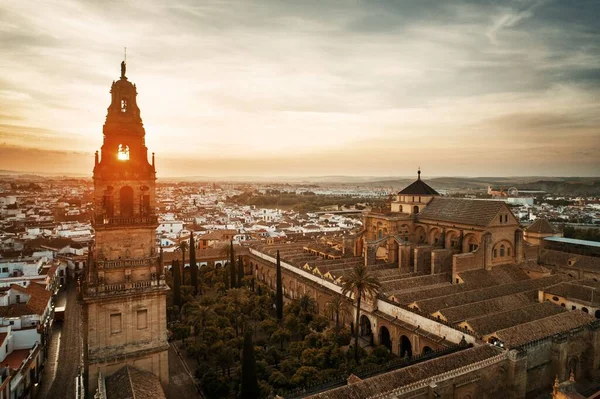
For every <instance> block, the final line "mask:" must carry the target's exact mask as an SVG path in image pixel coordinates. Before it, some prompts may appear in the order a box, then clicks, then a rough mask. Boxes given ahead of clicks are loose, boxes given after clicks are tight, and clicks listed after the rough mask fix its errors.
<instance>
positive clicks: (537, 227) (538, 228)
mask: <svg viewBox="0 0 600 399" xmlns="http://www.w3.org/2000/svg"><path fill="white" fill-rule="evenodd" d="M525 231H526V232H528V233H538V234H554V233H556V230H554V227H552V225H551V224H550V222H548V220H547V219H544V218H541V219H538V220H536V221H535V222H533V223H532V224H530V225H529V226H527V228H526V229H525Z"/></svg>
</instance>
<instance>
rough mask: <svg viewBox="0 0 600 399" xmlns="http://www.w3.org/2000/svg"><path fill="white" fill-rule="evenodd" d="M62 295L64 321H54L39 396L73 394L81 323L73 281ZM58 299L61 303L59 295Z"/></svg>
mask: <svg viewBox="0 0 600 399" xmlns="http://www.w3.org/2000/svg"><path fill="white" fill-rule="evenodd" d="M65 297H66V309H65V321H64V322H62V323H61V322H55V323H54V326H53V330H52V342H51V344H50V345H51V346H50V348H49V351H48V360H47V361H46V366H45V368H44V379H43V382H42V386H41V387H40V391H39V393H38V396H37V398H38V399H52V398H61V399H62V398H64V399H70V398H75V377H77V373H78V371H79V366H80V364H81V350H82V341H81V339H82V336H81V331H82V328H83V326H82V324H81V311H80V309H81V306H80V305H79V303H78V302H77V289H76V286H75V283H74V282H73V283H70V284H69V286H68V288H67V292H66V296H65ZM58 302H59V304H60V299H59V301H58ZM58 306H60V305H58Z"/></svg>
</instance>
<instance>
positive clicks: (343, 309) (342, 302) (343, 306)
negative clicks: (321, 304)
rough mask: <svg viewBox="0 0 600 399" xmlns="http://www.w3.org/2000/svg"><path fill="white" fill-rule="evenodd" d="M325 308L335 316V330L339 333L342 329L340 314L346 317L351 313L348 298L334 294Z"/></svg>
mask: <svg viewBox="0 0 600 399" xmlns="http://www.w3.org/2000/svg"><path fill="white" fill-rule="evenodd" d="M325 309H326V310H327V312H329V313H330V314H331V315H332V316H333V317H334V319H335V331H336V333H337V332H338V331H340V316H342V318H345V316H347V315H350V307H349V306H348V302H347V301H346V298H344V297H343V296H341V295H334V296H333V297H331V299H330V300H329V301H327V303H326V304H325Z"/></svg>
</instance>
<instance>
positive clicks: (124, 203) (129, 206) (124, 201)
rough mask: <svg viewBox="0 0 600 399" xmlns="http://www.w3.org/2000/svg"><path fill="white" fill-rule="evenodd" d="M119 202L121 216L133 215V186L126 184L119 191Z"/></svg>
mask: <svg viewBox="0 0 600 399" xmlns="http://www.w3.org/2000/svg"><path fill="white" fill-rule="evenodd" d="M119 203H120V205H121V217H122V218H126V217H131V216H133V188H131V187H129V186H124V187H122V188H121V190H120V192H119Z"/></svg>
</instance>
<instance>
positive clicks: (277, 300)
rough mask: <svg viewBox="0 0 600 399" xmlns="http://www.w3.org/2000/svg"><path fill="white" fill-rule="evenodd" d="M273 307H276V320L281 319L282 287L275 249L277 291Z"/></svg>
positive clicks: (279, 261)
mask: <svg viewBox="0 0 600 399" xmlns="http://www.w3.org/2000/svg"><path fill="white" fill-rule="evenodd" d="M275 307H276V309H277V320H283V287H282V284H281V259H280V257H279V250H277V291H276V294H275Z"/></svg>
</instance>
